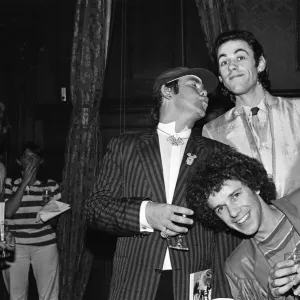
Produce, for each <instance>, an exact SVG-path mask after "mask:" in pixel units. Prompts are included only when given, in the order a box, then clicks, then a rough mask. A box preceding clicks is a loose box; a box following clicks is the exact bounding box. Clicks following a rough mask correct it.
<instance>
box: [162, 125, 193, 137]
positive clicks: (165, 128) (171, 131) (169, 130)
mask: <svg viewBox="0 0 300 300" xmlns="http://www.w3.org/2000/svg"><path fill="white" fill-rule="evenodd" d="M175 125H176V123H175V122H171V123H167V124H165V123H161V122H159V123H158V125H157V129H160V130H159V132H161V133H163V134H166V135H174V136H175V137H181V138H188V137H190V135H191V132H192V130H191V129H190V128H188V127H187V126H185V127H184V128H183V129H182V130H181V131H180V132H175Z"/></svg>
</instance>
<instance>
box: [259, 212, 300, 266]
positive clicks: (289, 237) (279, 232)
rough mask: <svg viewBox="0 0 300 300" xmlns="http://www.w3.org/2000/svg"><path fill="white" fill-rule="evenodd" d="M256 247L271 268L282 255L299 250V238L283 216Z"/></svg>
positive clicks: (281, 258) (280, 259) (282, 257)
mask: <svg viewBox="0 0 300 300" xmlns="http://www.w3.org/2000/svg"><path fill="white" fill-rule="evenodd" d="M257 245H258V246H259V247H260V249H261V250H262V252H263V254H264V256H265V258H266V259H267V261H268V262H269V264H270V266H271V267H273V266H274V265H275V264H276V263H277V262H278V261H282V260H283V259H284V253H287V252H294V251H296V250H299V248H300V237H299V234H298V233H297V231H296V229H295V228H294V227H293V225H292V224H291V223H290V221H289V220H288V218H287V217H286V216H285V215H283V216H282V218H281V219H280V221H279V223H278V224H277V226H276V227H275V228H274V230H273V232H272V233H271V234H270V235H269V236H268V237H267V238H266V239H264V240H263V241H261V242H259V243H258V244H257Z"/></svg>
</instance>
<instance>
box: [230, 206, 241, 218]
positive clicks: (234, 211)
mask: <svg viewBox="0 0 300 300" xmlns="http://www.w3.org/2000/svg"><path fill="white" fill-rule="evenodd" d="M227 207H228V212H229V215H230V217H232V218H235V217H237V216H238V214H239V212H240V211H241V209H240V207H239V206H237V205H236V204H230V205H228V206H227Z"/></svg>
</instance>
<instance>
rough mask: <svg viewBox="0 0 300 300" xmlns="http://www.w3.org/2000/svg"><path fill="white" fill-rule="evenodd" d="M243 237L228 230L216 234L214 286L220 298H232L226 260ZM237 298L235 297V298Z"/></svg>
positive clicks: (213, 269) (213, 268) (213, 265)
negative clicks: (227, 231) (226, 272)
mask: <svg viewBox="0 0 300 300" xmlns="http://www.w3.org/2000/svg"><path fill="white" fill-rule="evenodd" d="M240 242H241V239H240V238H238V237H236V236H233V235H232V234H229V233H226V232H218V233H216V236H215V253H214V258H213V264H212V271H213V274H214V278H213V284H212V285H213V286H216V288H217V292H218V294H216V295H213V296H216V297H220V298H224V297H225V298H226V297H227V298H232V296H233V295H231V289H230V286H229V284H228V280H227V278H226V276H225V261H226V259H227V258H228V257H229V256H230V254H231V253H232V252H233V250H234V249H235V248H236V247H237V246H238V245H239V243H240ZM234 299H235V298H234Z"/></svg>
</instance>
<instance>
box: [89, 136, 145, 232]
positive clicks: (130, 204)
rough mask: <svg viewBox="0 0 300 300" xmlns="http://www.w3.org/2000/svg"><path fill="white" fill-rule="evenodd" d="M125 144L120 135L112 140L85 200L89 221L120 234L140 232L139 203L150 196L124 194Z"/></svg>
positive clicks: (98, 227)
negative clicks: (127, 196)
mask: <svg viewBox="0 0 300 300" xmlns="http://www.w3.org/2000/svg"><path fill="white" fill-rule="evenodd" d="M124 147H125V146H124V144H123V140H122V139H121V138H120V137H119V138H113V139H112V140H111V141H110V143H109V145H108V147H107V152H106V154H105V156H104V158H103V161H102V164H101V168H100V173H99V175H98V178H97V180H96V183H95V185H94V187H93V190H92V193H91V194H90V196H89V198H88V199H87V201H86V203H85V215H86V221H87V223H88V225H89V226H91V227H93V228H96V229H100V230H103V231H106V232H109V233H111V234H114V235H117V236H131V235H134V234H140V233H141V232H140V224H139V214H140V206H141V203H142V201H143V200H146V199H147V198H141V197H131V198H126V197H124V196H123V182H124V178H123V175H122V169H123V155H124V153H123V152H125V151H122V150H123V149H124Z"/></svg>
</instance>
